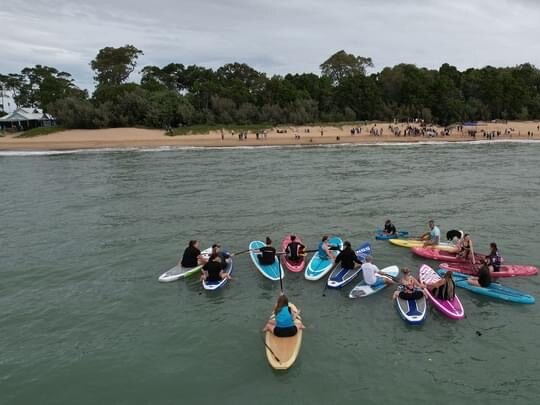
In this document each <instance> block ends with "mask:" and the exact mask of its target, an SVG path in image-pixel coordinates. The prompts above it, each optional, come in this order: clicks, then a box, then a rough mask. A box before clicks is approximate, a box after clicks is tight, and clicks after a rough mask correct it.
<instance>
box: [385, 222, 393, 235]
mask: <svg viewBox="0 0 540 405" xmlns="http://www.w3.org/2000/svg"><path fill="white" fill-rule="evenodd" d="M384 232H385V233H388V234H390V235H395V234H396V227H395V226H394V224H392V223H390V224H388V225H385V226H384Z"/></svg>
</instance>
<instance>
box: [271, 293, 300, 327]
mask: <svg viewBox="0 0 540 405" xmlns="http://www.w3.org/2000/svg"><path fill="white" fill-rule="evenodd" d="M273 312H274V317H273V319H270V320H269V321H268V323H267V324H266V326H265V327H264V329H263V332H266V331H270V332H272V333H273V334H274V335H276V336H277V337H291V336H294V335H296V333H297V332H298V329H304V328H305V326H304V325H303V324H302V321H301V320H300V319H298V317H297V315H298V312H294V311H293V310H292V309H291V307H289V299H288V298H287V296H286V295H285V294H283V293H282V294H281V295H280V296H279V297H278V300H277V303H276V306H275V307H274V311H273Z"/></svg>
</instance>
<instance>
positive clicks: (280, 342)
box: [265, 302, 303, 370]
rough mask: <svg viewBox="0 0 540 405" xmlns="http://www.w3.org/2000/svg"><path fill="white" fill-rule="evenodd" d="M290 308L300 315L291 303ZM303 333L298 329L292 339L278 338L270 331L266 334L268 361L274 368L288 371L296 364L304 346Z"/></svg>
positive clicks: (298, 316)
mask: <svg viewBox="0 0 540 405" xmlns="http://www.w3.org/2000/svg"><path fill="white" fill-rule="evenodd" d="M289 307H291V309H292V311H293V312H295V313H298V309H297V308H296V306H294V304H291V303H290V302H289ZM272 318H274V314H272V316H271V317H270V319H272ZM296 318H297V319H299V320H301V319H302V318H300V315H297V316H296ZM302 332H303V330H302V329H298V332H297V333H296V335H294V336H292V337H277V336H276V335H274V334H273V333H271V332H269V331H267V332H266V335H265V343H266V345H265V349H266V359H267V360H268V363H270V366H272V368H274V369H275V370H287V369H288V368H290V367H291V366H292V365H293V364H294V362H295V361H296V358H297V357H298V353H300V347H301V346H302Z"/></svg>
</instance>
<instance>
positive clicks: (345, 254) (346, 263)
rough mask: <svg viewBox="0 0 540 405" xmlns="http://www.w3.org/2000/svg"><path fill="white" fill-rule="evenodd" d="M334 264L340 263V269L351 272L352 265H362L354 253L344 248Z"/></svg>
mask: <svg viewBox="0 0 540 405" xmlns="http://www.w3.org/2000/svg"><path fill="white" fill-rule="evenodd" d="M335 262H336V263H339V262H341V267H343V268H345V269H348V270H352V269H354V263H358V264H362V262H361V261H360V259H358V257H357V256H356V253H355V252H354V250H352V249H351V248H346V249H345V250H343V251H341V252H340V253H339V254H338V255H337V257H336V260H335Z"/></svg>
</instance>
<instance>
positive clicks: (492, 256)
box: [485, 242, 504, 272]
mask: <svg viewBox="0 0 540 405" xmlns="http://www.w3.org/2000/svg"><path fill="white" fill-rule="evenodd" d="M503 261H504V259H503V258H502V255H501V253H500V252H499V249H498V248H497V244H496V243H495V242H491V243H490V244H489V253H488V254H487V255H486V259H485V263H486V264H487V265H488V267H489V270H490V271H494V272H498V271H500V270H501V264H502V263H503Z"/></svg>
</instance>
